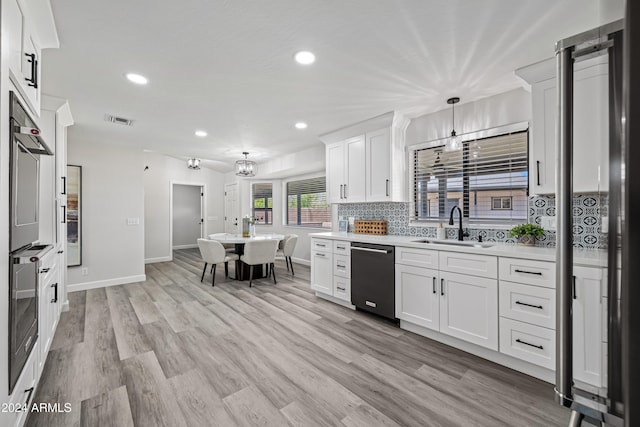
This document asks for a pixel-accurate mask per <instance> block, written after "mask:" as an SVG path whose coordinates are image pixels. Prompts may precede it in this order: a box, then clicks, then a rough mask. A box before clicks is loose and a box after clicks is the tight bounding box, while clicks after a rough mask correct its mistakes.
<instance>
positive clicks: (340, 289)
mask: <svg viewBox="0 0 640 427" xmlns="http://www.w3.org/2000/svg"><path fill="white" fill-rule="evenodd" d="M337 289H338V290H339V291H342V292H344V291H346V290H347V289H346V288H341V287H340V286H338V287H337Z"/></svg>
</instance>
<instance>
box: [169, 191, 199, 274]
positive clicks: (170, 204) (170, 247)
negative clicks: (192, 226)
mask: <svg viewBox="0 0 640 427" xmlns="http://www.w3.org/2000/svg"><path fill="white" fill-rule="evenodd" d="M174 185H190V186H192V187H200V190H201V191H202V194H204V196H202V197H201V198H200V214H201V215H202V217H201V218H202V219H204V220H205V221H203V223H202V226H201V227H200V237H202V236H206V235H207V221H206V218H207V185H206V184H205V183H199V182H185V181H173V180H172V181H169V258H170V260H171V261H173V186H174Z"/></svg>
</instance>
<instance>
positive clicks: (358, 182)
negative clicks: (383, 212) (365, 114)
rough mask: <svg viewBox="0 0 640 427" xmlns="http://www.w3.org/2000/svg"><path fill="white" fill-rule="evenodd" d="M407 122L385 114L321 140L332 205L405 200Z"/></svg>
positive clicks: (333, 133)
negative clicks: (405, 137)
mask: <svg viewBox="0 0 640 427" xmlns="http://www.w3.org/2000/svg"><path fill="white" fill-rule="evenodd" d="M408 123H409V121H408V120H406V119H404V118H401V117H400V116H397V115H395V114H394V113H387V114H385V115H383V116H379V117H376V118H374V119H371V120H368V121H366V122H362V123H358V124H356V125H353V126H349V127H347V128H344V129H340V130H338V131H335V132H331V133H329V134H325V135H321V136H320V138H321V139H322V141H323V142H324V143H325V144H326V145H327V147H326V163H327V166H326V168H327V169H326V170H327V189H328V190H327V191H328V192H329V200H330V201H331V203H360V202H383V201H397V202H404V201H406V200H405V182H406V178H405V171H406V166H405V156H406V155H405V152H404V133H405V130H406V127H407V125H408Z"/></svg>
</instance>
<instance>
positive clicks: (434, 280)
mask: <svg viewBox="0 0 640 427" xmlns="http://www.w3.org/2000/svg"><path fill="white" fill-rule="evenodd" d="M433 293H434V294H435V293H437V291H436V278H435V277H434V278H433Z"/></svg>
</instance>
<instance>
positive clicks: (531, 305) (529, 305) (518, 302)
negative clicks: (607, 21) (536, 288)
mask: <svg viewBox="0 0 640 427" xmlns="http://www.w3.org/2000/svg"><path fill="white" fill-rule="evenodd" d="M516 304H518V305H526V306H527V307H533V308H539V309H540V310H542V309H543V307H542V306H541V305H533V304H527V303H526V302H520V301H516Z"/></svg>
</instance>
